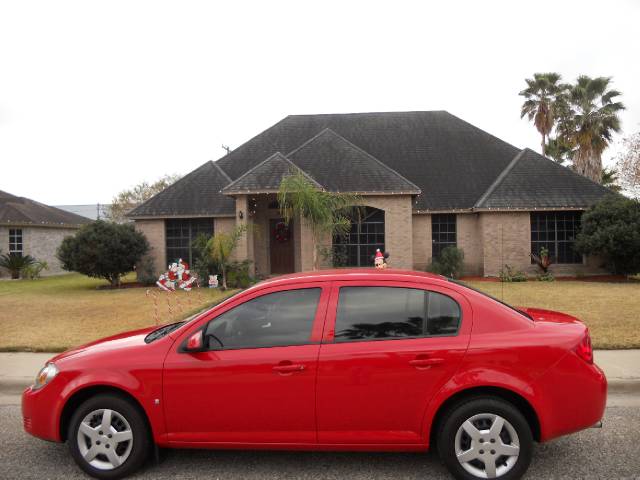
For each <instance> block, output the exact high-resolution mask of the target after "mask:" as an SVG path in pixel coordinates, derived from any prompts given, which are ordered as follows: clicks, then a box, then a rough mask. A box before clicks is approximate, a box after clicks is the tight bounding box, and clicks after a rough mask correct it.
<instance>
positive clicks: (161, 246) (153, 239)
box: [135, 218, 167, 276]
mask: <svg viewBox="0 0 640 480" xmlns="http://www.w3.org/2000/svg"><path fill="white" fill-rule="evenodd" d="M135 227H136V230H138V231H139V232H142V233H143V234H144V236H145V237H147V241H148V242H149V247H150V250H149V253H148V254H147V255H148V256H149V257H151V260H152V261H153V271H154V274H155V275H156V276H159V275H160V274H161V273H162V272H164V271H166V269H167V251H166V242H165V228H164V219H163V218H161V219H154V220H136V222H135Z"/></svg>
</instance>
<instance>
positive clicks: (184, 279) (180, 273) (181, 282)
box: [176, 259, 196, 292]
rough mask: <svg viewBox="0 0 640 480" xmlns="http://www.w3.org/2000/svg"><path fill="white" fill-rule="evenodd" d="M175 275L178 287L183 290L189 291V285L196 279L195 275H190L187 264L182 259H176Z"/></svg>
mask: <svg viewBox="0 0 640 480" xmlns="http://www.w3.org/2000/svg"><path fill="white" fill-rule="evenodd" d="M176 276H177V278H178V287H179V288H181V289H183V290H184V291H185V292H190V291H191V285H192V284H193V282H195V281H196V277H195V276H194V275H191V271H190V270H189V264H188V263H187V262H184V261H182V259H180V260H178V268H177V270H176Z"/></svg>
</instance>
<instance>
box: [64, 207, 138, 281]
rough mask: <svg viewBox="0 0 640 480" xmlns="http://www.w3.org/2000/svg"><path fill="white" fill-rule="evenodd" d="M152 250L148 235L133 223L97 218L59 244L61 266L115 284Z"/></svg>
mask: <svg viewBox="0 0 640 480" xmlns="http://www.w3.org/2000/svg"><path fill="white" fill-rule="evenodd" d="M148 251H149V242H147V239H146V237H145V236H144V235H143V234H142V233H140V232H138V231H137V230H135V228H134V227H133V225H131V224H126V225H120V224H116V223H111V222H105V221H102V220H97V221H95V222H92V223H89V224H87V225H85V226H83V227H82V228H80V230H78V232H77V233H76V234H75V235H73V236H71V237H66V238H65V239H64V240H63V241H62V243H61V244H60V247H58V253H57V257H58V259H59V260H60V262H62V268H64V269H65V270H67V271H70V272H78V273H82V274H84V275H87V276H89V277H93V278H104V279H105V280H107V281H109V282H110V283H111V285H112V286H118V285H119V284H120V277H122V275H125V274H127V273H129V272H131V271H132V270H133V269H134V265H135V264H136V263H138V262H139V261H140V260H141V259H142V257H143V256H144V255H145V254H146V253H147V252H148Z"/></svg>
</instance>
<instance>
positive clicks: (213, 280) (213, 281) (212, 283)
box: [209, 275, 218, 288]
mask: <svg viewBox="0 0 640 480" xmlns="http://www.w3.org/2000/svg"><path fill="white" fill-rule="evenodd" d="M209 288H218V275H209Z"/></svg>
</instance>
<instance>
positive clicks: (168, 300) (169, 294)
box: [167, 292, 173, 318]
mask: <svg viewBox="0 0 640 480" xmlns="http://www.w3.org/2000/svg"><path fill="white" fill-rule="evenodd" d="M167 312H168V315H169V318H171V317H172V316H173V312H172V311H171V292H169V293H167Z"/></svg>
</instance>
